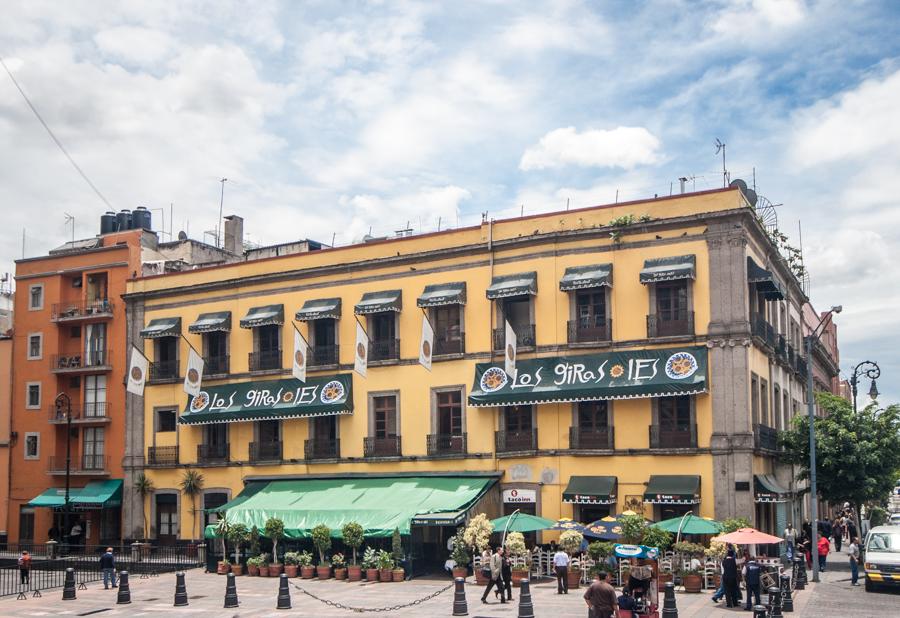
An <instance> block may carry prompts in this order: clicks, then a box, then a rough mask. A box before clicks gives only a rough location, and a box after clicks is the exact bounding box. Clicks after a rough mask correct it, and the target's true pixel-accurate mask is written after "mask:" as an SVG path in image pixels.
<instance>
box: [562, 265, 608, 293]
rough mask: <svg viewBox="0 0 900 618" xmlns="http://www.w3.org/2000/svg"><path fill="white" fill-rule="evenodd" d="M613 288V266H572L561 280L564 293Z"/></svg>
mask: <svg viewBox="0 0 900 618" xmlns="http://www.w3.org/2000/svg"><path fill="white" fill-rule="evenodd" d="M603 286H606V287H612V264H591V265H589V266H570V267H569V268H567V269H566V272H565V274H564V275H563V277H562V279H560V280H559V289H560V290H561V291H563V292H570V291H572V290H584V289H587V288H599V287H603Z"/></svg>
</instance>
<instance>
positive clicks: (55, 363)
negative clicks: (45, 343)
mask: <svg viewBox="0 0 900 618" xmlns="http://www.w3.org/2000/svg"><path fill="white" fill-rule="evenodd" d="M106 367H109V352H108V351H107V350H93V351H91V352H86V353H84V354H54V355H53V356H51V357H50V371H51V372H53V373H77V372H80V371H84V370H88V369H100V368H106Z"/></svg>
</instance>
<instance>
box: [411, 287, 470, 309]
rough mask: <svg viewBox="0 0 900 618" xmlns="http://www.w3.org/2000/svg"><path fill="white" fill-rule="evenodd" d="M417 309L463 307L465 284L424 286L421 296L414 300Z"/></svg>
mask: <svg viewBox="0 0 900 618" xmlns="http://www.w3.org/2000/svg"><path fill="white" fill-rule="evenodd" d="M416 304H417V305H418V306H419V307H440V306H442V305H465V304H466V282H465V281H461V282H458V283H436V284H434V285H426V286H425V289H424V290H423V291H422V295H421V296H419V298H418V299H417V300H416Z"/></svg>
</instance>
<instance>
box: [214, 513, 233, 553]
mask: <svg viewBox="0 0 900 618" xmlns="http://www.w3.org/2000/svg"><path fill="white" fill-rule="evenodd" d="M216 515H218V517H219V520H218V521H217V522H216V536H217V537H218V538H220V539H222V555H223V556H224V555H225V554H227V553H228V549H227V547H226V545H225V541H227V540H228V529H229V528H231V523H230V522H229V521H228V520H227V519H226V518H225V515H226V514H225V513H223V512H221V511H219V512H218V513H216Z"/></svg>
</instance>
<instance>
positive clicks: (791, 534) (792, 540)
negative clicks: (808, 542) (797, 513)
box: [782, 522, 797, 560]
mask: <svg viewBox="0 0 900 618" xmlns="http://www.w3.org/2000/svg"><path fill="white" fill-rule="evenodd" d="M782 536H783V537H784V543H785V548H786V551H787V559H788V560H793V559H794V547H795V546H796V545H797V531H796V530H794V524H792V523H791V522H788V525H787V527H786V528H785V529H784V534H783V535H782Z"/></svg>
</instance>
